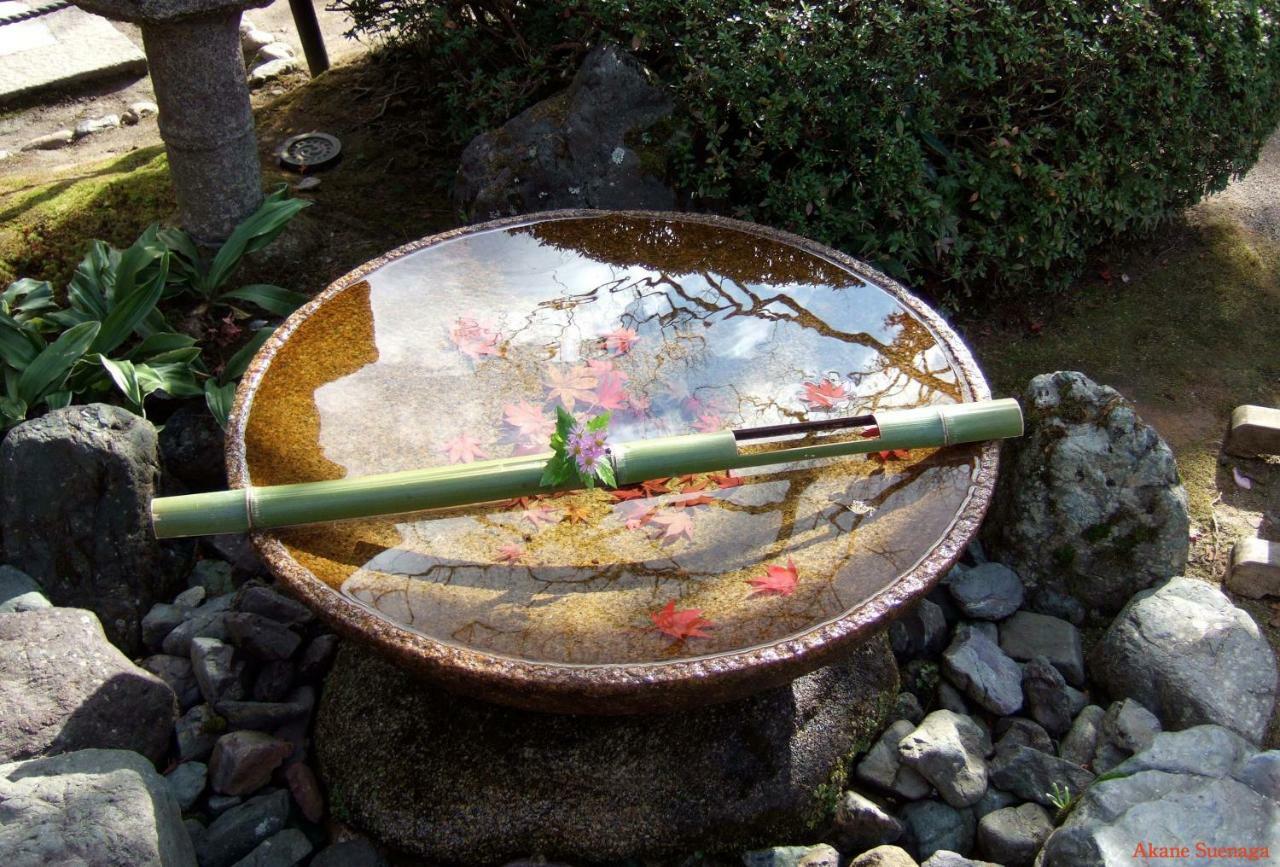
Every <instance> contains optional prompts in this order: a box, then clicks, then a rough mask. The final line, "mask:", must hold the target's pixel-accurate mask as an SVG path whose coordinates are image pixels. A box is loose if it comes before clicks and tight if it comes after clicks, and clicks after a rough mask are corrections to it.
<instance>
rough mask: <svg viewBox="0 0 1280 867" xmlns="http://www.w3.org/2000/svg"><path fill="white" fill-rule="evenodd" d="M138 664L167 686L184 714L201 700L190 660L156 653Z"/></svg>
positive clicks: (198, 685)
mask: <svg viewBox="0 0 1280 867" xmlns="http://www.w3.org/2000/svg"><path fill="white" fill-rule="evenodd" d="M138 664H139V665H140V666H142V667H143V668H145V669H146V670H147V671H149V672H151V673H152V674H154V675H155V676H156V677H158V678H160V679H161V680H163V681H164V682H165V683H167V684H169V688H170V689H171V690H173V694H174V695H176V696H177V697H178V707H179V708H181V709H182V710H183V711H184V712H185V711H187V710H189V709H191V708H192V707H194V706H195V705H197V704H199V703H200V702H201V701H202V700H203V698H202V696H201V695H200V684H199V683H198V682H197V681H196V675H195V671H194V670H192V668H191V660H190V659H184V658H183V657H181V656H170V655H169V654H167V653H157V654H155V655H154V656H148V657H147V658H146V659H144V660H142V662H140V663H138Z"/></svg>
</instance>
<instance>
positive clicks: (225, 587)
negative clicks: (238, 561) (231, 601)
mask: <svg viewBox="0 0 1280 867" xmlns="http://www.w3.org/2000/svg"><path fill="white" fill-rule="evenodd" d="M187 583H188V584H190V585H191V586H192V587H203V588H204V589H205V592H206V593H208V594H209V597H210V598H213V597H215V596H222V595H224V594H227V593H231V592H232V591H233V590H235V589H236V585H235V582H234V581H233V580H232V566H231V564H230V563H227V562H225V561H223V560H199V561H197V562H196V565H195V568H194V569H192V570H191V575H190V576H189V577H188V578H187Z"/></svg>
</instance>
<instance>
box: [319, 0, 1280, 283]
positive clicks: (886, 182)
mask: <svg viewBox="0 0 1280 867" xmlns="http://www.w3.org/2000/svg"><path fill="white" fill-rule="evenodd" d="M338 5H339V6H340V7H342V8H344V9H346V10H347V11H348V12H350V13H351V14H352V16H353V18H354V20H355V22H356V28H357V30H360V31H362V32H364V33H367V34H382V35H384V36H386V37H387V38H388V39H389V40H390V42H391V44H392V47H393V48H394V49H395V50H397V51H399V52H401V53H402V55H403V56H404V57H406V58H407V59H408V60H407V62H409V63H411V64H415V65H416V66H417V67H418V71H419V73H420V77H421V78H422V80H425V81H428V82H430V83H431V84H430V85H429V88H430V93H429V97H430V98H431V99H432V101H433V102H435V103H437V104H439V105H442V106H443V107H444V109H445V111H444V116H445V117H446V118H447V123H448V128H447V133H448V134H449V135H450V136H451V137H452V139H453V140H454V141H455V142H463V141H465V140H467V139H468V138H469V137H470V136H472V135H474V134H476V133H477V132H480V131H482V130H484V129H487V128H489V127H491V126H493V125H495V124H497V123H500V122H502V121H503V120H505V119H506V118H508V117H510V116H512V115H513V114H515V113H517V112H518V111H519V110H521V109H523V108H525V107H527V106H528V105H529V104H530V103H531V102H532V101H533V100H534V99H535V98H539V97H543V96H546V95H547V94H548V93H550V92H551V91H553V90H554V89H555V88H557V87H560V86H563V85H564V84H565V83H566V82H567V81H568V80H569V78H570V77H571V76H572V74H573V72H574V71H575V70H576V68H577V65H578V63H579V62H580V60H581V57H582V55H583V53H584V52H585V51H586V49H587V48H588V46H590V45H592V44H596V43H600V42H604V41H612V42H616V43H618V44H621V45H623V46H624V47H627V48H630V49H631V50H632V51H634V52H635V53H636V54H637V55H638V56H639V57H640V58H641V59H642V60H643V61H645V62H646V63H647V64H648V65H649V66H650V68H651V69H653V70H654V72H655V73H656V74H657V76H658V78H659V80H660V81H661V82H662V83H663V84H664V85H665V86H666V87H667V88H668V89H669V90H670V91H671V93H672V95H673V96H674V97H675V99H676V103H677V106H678V108H677V113H676V116H675V117H674V118H673V119H672V128H671V130H670V132H669V135H668V134H664V138H665V139H666V140H667V141H668V142H669V147H670V149H671V153H670V167H671V173H672V180H673V181H674V182H675V183H676V185H677V187H678V188H679V189H680V190H681V191H683V193H684V194H685V195H686V196H687V197H688V203H689V204H690V205H691V206H692V207H694V208H707V209H712V210H718V211H721V212H724V213H728V214H730V215H733V216H739V217H745V218H749V219H755V220H759V221H761V222H767V223H771V224H774V225H777V226H780V227H784V228H789V229H792V230H795V231H799V232H802V233H804V234H806V235H809V236H812V237H816V238H818V239H821V240H825V241H827V242H830V243H833V244H835V245H837V246H840V247H842V248H844V249H846V250H848V251H850V252H852V253H855V254H857V255H862V256H865V257H868V258H871V259H873V260H874V261H876V262H878V263H879V264H880V265H881V266H883V267H885V268H886V269H888V270H889V271H891V272H892V273H895V274H898V275H901V276H910V277H911V278H912V279H917V280H918V279H922V278H924V277H932V278H934V279H942V280H946V281H948V284H949V286H951V287H952V290H953V291H955V292H957V293H959V294H964V295H969V296H979V295H986V296H992V295H996V294H999V293H1001V292H1009V291H1023V292H1036V291H1045V290H1053V289H1060V288H1062V287H1065V286H1066V285H1067V284H1068V282H1069V281H1070V279H1071V278H1072V277H1073V276H1074V275H1075V273H1076V272H1078V270H1079V268H1080V267H1081V264H1082V263H1083V261H1084V257H1085V255H1086V253H1087V251H1089V250H1090V249H1091V248H1093V247H1094V246H1096V245H1097V244H1099V243H1100V242H1102V241H1105V240H1107V239H1110V238H1113V237H1117V236H1121V235H1125V234H1129V233H1141V232H1146V231H1149V230H1151V229H1152V228H1154V227H1155V226H1156V225H1158V224H1159V222H1160V221H1161V220H1162V219H1164V218H1166V217H1167V216H1169V215H1170V214H1172V213H1174V212H1176V211H1178V210H1180V209H1181V208H1183V207H1185V206H1187V205H1189V204H1191V203H1193V202H1195V201H1196V200H1197V199H1199V198H1200V197H1201V196H1203V195H1205V194H1206V193H1207V192H1210V191H1213V190H1218V189H1221V188H1222V187H1223V186H1224V185H1225V184H1226V182H1227V181H1228V179H1229V178H1231V177H1232V176H1233V175H1236V174H1239V173H1241V172H1243V171H1244V170H1245V169H1247V168H1248V167H1249V166H1250V165H1251V164H1252V163H1253V161H1254V160H1255V159H1256V158H1257V154H1258V151H1259V149H1260V147H1261V144H1262V142H1263V140H1264V137H1265V136H1266V135H1267V134H1269V133H1270V132H1271V130H1272V129H1273V128H1274V127H1275V125H1276V123H1277V120H1280V101H1278V100H1276V99H1275V96H1274V95H1275V93H1276V92H1277V90H1278V89H1280V0H1187V2H1178V3H1174V2H1147V0H1118V2H1117V0H848V2H834V0H833V2H809V3H780V2H776V0H747V2H742V0H737V2H731V0H686V2H674V0H545V2H536V3H535V2H531V0H342V2H340V3H339V4H338Z"/></svg>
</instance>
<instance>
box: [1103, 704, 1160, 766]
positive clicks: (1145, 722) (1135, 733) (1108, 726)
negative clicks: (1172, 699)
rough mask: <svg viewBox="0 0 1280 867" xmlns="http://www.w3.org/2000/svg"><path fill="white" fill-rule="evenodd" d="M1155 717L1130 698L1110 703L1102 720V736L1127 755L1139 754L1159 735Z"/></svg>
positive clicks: (1157, 721)
mask: <svg viewBox="0 0 1280 867" xmlns="http://www.w3.org/2000/svg"><path fill="white" fill-rule="evenodd" d="M1161 731H1162V727H1161V725H1160V720H1158V719H1156V715H1155V714H1153V713H1152V712H1151V711H1149V710H1147V709H1146V708H1145V707H1143V706H1142V705H1141V704H1139V703H1138V702H1136V701H1134V700H1133V699H1131V698H1126V699H1124V700H1123V701H1117V702H1112V703H1111V706H1110V707H1108V708H1107V713H1106V716H1104V717H1103V718H1102V734H1103V736H1104V737H1106V738H1107V740H1109V741H1110V742H1111V743H1112V744H1113V745H1115V746H1117V747H1119V748H1120V749H1122V750H1124V751H1125V752H1128V753H1131V754H1132V753H1140V752H1142V751H1143V750H1145V749H1146V748H1147V747H1149V746H1151V742H1152V741H1154V740H1155V739H1156V735H1158V734H1160V732H1161Z"/></svg>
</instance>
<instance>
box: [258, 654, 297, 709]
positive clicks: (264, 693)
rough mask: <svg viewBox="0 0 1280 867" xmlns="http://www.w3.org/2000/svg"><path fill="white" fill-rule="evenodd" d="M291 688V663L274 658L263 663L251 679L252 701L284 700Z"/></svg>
mask: <svg viewBox="0 0 1280 867" xmlns="http://www.w3.org/2000/svg"><path fill="white" fill-rule="evenodd" d="M292 688H293V663H291V662H289V660H287V659H276V660H272V661H271V662H267V663H264V664H263V666H262V668H260V669H258V676H257V677H256V678H254V681H253V692H252V695H253V700H254V701H269V702H270V701H284V699H285V697H286V696H288V695H289V690H290V689H292Z"/></svg>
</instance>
